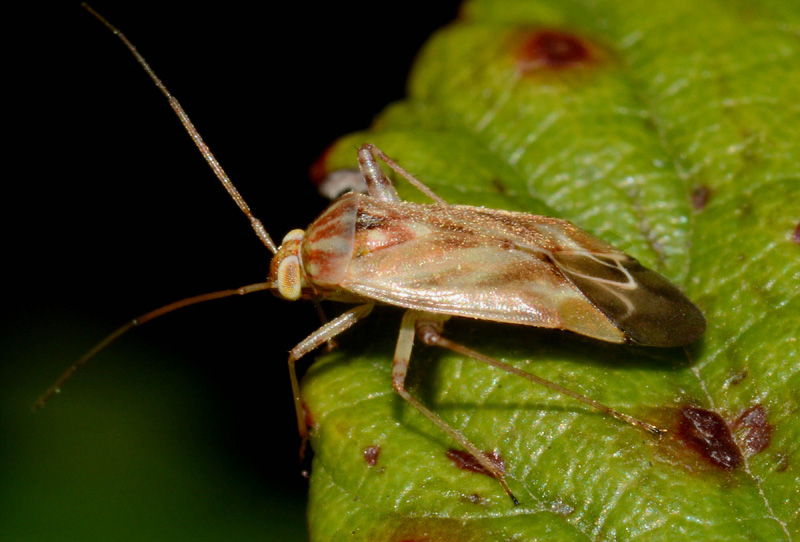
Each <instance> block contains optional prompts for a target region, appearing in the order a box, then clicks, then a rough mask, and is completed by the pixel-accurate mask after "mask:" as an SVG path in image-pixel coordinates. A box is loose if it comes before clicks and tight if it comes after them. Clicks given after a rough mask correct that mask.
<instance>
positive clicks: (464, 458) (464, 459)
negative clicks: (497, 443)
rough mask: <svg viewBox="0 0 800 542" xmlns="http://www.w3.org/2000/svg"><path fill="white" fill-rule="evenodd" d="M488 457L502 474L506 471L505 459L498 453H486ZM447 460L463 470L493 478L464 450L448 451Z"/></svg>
mask: <svg viewBox="0 0 800 542" xmlns="http://www.w3.org/2000/svg"><path fill="white" fill-rule="evenodd" d="M485 453H486V457H488V458H489V461H491V462H492V463H494V464H495V466H497V468H498V469H500V472H505V471H506V465H505V463H504V462H503V459H502V458H501V457H500V454H499V453H497V452H485ZM447 458H448V459H449V460H450V461H452V462H453V464H454V465H455V466H456V467H458V468H459V469H461V470H466V471H470V472H477V473H478V474H485V475H486V476H492V474H491V473H490V472H489V471H487V470H486V469H485V468H483V465H481V464H480V463H478V460H477V459H475V457H473V456H472V454H470V453H469V452H465V451H463V450H452V449H451V450H447Z"/></svg>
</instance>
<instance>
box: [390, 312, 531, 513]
mask: <svg viewBox="0 0 800 542" xmlns="http://www.w3.org/2000/svg"><path fill="white" fill-rule="evenodd" d="M447 318H448V317H447V316H438V315H434V314H429V313H424V312H419V311H414V310H409V311H406V313H405V314H404V315H403V322H402V324H401V325H400V335H399V336H398V338H397V348H396V349H395V353H394V362H393V363H392V387H393V388H394V390H395V391H396V392H397V393H398V394H400V397H402V398H403V399H405V400H406V401H408V402H409V403H411V406H413V407H414V408H416V409H417V410H418V411H419V412H421V413H422V414H424V415H425V417H426V418H428V419H429V420H430V421H432V422H433V423H434V424H435V425H436V426H437V427H438V428H439V429H441V430H442V431H444V432H445V433H447V435H448V436H450V437H451V438H452V439H453V440H455V441H456V442H458V443H459V444H460V445H461V447H462V448H464V449H465V450H467V451H468V452H469V453H470V454H471V455H472V456H473V457H474V458H475V460H476V461H477V462H478V463H480V465H481V466H482V467H483V468H484V469H486V471H487V472H489V473H491V474H492V476H494V477H495V478H497V480H498V481H499V482H500V485H502V486H503V489H504V490H505V492H506V493H507V494H508V496H509V497H511V500H512V501H513V502H514V505H517V504H519V501H517V499H516V497H514V494H513V493H511V490H510V489H509V487H508V484H506V480H505V473H504V472H503V469H502V468H500V467H499V466H498V465H497V464H495V463H494V462H493V461H492V460H491V459H490V458H489V457H487V455H486V454H485V453H483V452H482V451H480V450H479V449H478V447H477V446H475V445H474V444H472V443H471V442H470V441H469V440H468V439H467V437H465V436H464V435H462V434H461V433H460V432H459V431H458V430H456V429H455V428H453V427H451V426H450V425H449V424H448V423H447V422H446V421H444V420H443V419H442V418H440V417H439V416H438V415H437V414H435V413H434V412H432V411H431V410H429V409H428V408H427V407H426V406H425V405H423V404H422V403H420V402H419V400H417V399H416V398H415V397H413V396H412V395H411V394H410V393H408V391H406V388H405V382H406V375H407V374H408V364H409V361H410V360H411V349H412V348H413V346H414V336H415V335H416V334H417V333H420V334H425V333H428V331H429V330H434V332H435V333H436V334H438V333H440V332H441V330H442V327H443V326H444V322H445V320H447Z"/></svg>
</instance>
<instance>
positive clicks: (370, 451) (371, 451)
mask: <svg viewBox="0 0 800 542" xmlns="http://www.w3.org/2000/svg"><path fill="white" fill-rule="evenodd" d="M380 453H381V447H380V446H378V445H377V444H373V445H372V446H370V447H369V448H367V449H365V450H364V461H365V462H366V463H367V466H368V467H374V466H375V465H376V464H377V463H378V456H379V455H380Z"/></svg>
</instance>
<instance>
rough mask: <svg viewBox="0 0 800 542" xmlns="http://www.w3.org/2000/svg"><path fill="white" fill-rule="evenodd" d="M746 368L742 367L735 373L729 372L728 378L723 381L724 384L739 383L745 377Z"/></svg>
mask: <svg viewBox="0 0 800 542" xmlns="http://www.w3.org/2000/svg"><path fill="white" fill-rule="evenodd" d="M747 374H748V372H747V369H742V370H741V371H736V372H735V373H733V374H731V376H729V377H728V380H727V381H726V382H725V385H726V386H736V385H738V384H741V383H742V382H743V381H744V379H745V378H747Z"/></svg>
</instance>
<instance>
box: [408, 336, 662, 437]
mask: <svg viewBox="0 0 800 542" xmlns="http://www.w3.org/2000/svg"><path fill="white" fill-rule="evenodd" d="M417 334H418V336H419V338H420V340H422V342H424V343H425V344H428V345H433V346H441V347H442V348H447V349H448V350H452V351H453V352H456V353H458V354H461V355H463V356H468V357H471V358H473V359H476V360H478V361H482V362H484V363H488V364H489V365H491V366H492V367H497V368H498V369H502V370H503V371H506V372H507V373H511V374H513V375H517V376H521V377H522V378H524V379H526V380H529V381H530V382H535V383H537V384H541V385H542V386H544V387H546V388H549V389H551V390H553V391H555V392H558V393H560V394H562V395H567V396H569V397H572V398H573V399H576V400H578V401H580V402H582V403H585V404H587V405H589V406H591V407H592V408H595V409H597V410H599V411H600V412H602V413H603V414H607V415H609V416H613V417H614V418H616V419H618V420H620V421H623V422H625V423H628V424H630V425H633V426H634V427H638V428H640V429H644V430H645V431H647V432H648V433H652V434H654V435H657V436H661V435H662V434H664V433H666V430H665V429H660V428H658V427H656V426H655V425H652V424H649V423H647V422H645V421H642V420H640V419H638V418H634V417H633V416H629V415H628V414H625V413H623V412H619V411H617V410H614V409H613V408H611V407H608V406H606V405H604V404H602V403H598V402H597V401H595V400H594V399H592V398H591V397H586V396H585V395H583V394H580V393H578V392H575V391H572V390H570V389H568V388H565V387H563V386H560V385H558V384H556V383H555V382H551V381H549V380H545V379H544V378H541V377H539V376H536V375H534V374H531V373H529V372H527V371H523V370H522V369H518V368H516V367H514V366H513V365H509V364H507V363H503V362H502V361H500V360H497V359H494V358H492V357H489V356H487V355H484V354H481V353H480V352H477V351H475V350H472V349H470V348H467V347H466V346H463V345H461V344H458V343H455V342H453V341H451V340H450V339H446V338H445V337H443V336H442V335H441V327H440V328H438V329H437V328H436V327H434V326H425V327H423V328H418V333H417Z"/></svg>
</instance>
